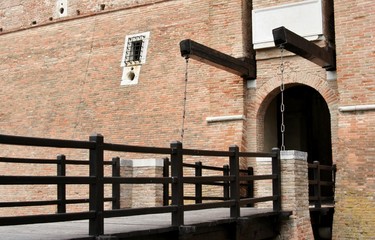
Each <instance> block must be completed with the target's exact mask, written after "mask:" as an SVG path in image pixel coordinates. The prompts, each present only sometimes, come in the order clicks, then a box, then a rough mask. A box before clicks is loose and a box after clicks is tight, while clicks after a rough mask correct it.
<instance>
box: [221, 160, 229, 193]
mask: <svg viewBox="0 0 375 240" xmlns="http://www.w3.org/2000/svg"><path fill="white" fill-rule="evenodd" d="M223 175H224V176H229V165H228V164H227V165H224V166H223ZM229 187H230V184H229V181H225V182H224V189H223V192H224V200H229V199H230V197H229Z"/></svg>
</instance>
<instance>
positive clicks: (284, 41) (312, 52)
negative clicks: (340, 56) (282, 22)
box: [272, 27, 336, 71]
mask: <svg viewBox="0 0 375 240" xmlns="http://www.w3.org/2000/svg"><path fill="white" fill-rule="evenodd" d="M272 34H273V39H274V42H275V46H277V47H280V46H281V45H282V46H283V47H284V48H285V49H286V50H288V51H290V52H293V53H295V54H297V55H299V56H301V57H303V58H306V59H307V60H309V61H311V62H313V63H315V64H317V65H319V66H321V67H323V68H325V69H326V70H327V71H333V70H336V52H335V49H333V48H331V47H319V46H318V45H316V44H314V43H312V42H310V41H308V40H306V39H305V38H303V37H301V36H299V35H297V34H296V33H294V32H292V31H290V30H288V29H287V28H285V27H279V28H275V29H273V30H272Z"/></svg>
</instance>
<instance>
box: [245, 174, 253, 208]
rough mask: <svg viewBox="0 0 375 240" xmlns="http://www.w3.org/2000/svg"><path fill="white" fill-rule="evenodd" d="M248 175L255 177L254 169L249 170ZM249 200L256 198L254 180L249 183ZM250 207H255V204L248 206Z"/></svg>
mask: <svg viewBox="0 0 375 240" xmlns="http://www.w3.org/2000/svg"><path fill="white" fill-rule="evenodd" d="M247 175H248V176H254V169H253V168H252V167H248V168H247ZM246 197H247V198H253V197H254V180H249V181H247V196H246ZM247 206H248V207H254V203H249V204H247Z"/></svg>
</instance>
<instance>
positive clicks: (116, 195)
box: [112, 157, 120, 209]
mask: <svg viewBox="0 0 375 240" xmlns="http://www.w3.org/2000/svg"><path fill="white" fill-rule="evenodd" d="M112 177H120V158H119V157H114V158H112ZM112 198H113V201H112V209H120V184H119V183H113V184H112Z"/></svg>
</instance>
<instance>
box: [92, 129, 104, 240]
mask: <svg viewBox="0 0 375 240" xmlns="http://www.w3.org/2000/svg"><path fill="white" fill-rule="evenodd" d="M90 141H91V142H95V143H96V144H95V148H93V149H90V177H95V183H92V184H90V203H89V205H90V206H89V208H90V211H95V217H94V218H91V219H90V220H89V235H94V236H99V235H103V234H104V217H103V211H104V184H103V177H104V169H103V166H104V163H103V162H104V151H103V143H104V138H103V136H102V135H100V134H97V135H92V136H90Z"/></svg>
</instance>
